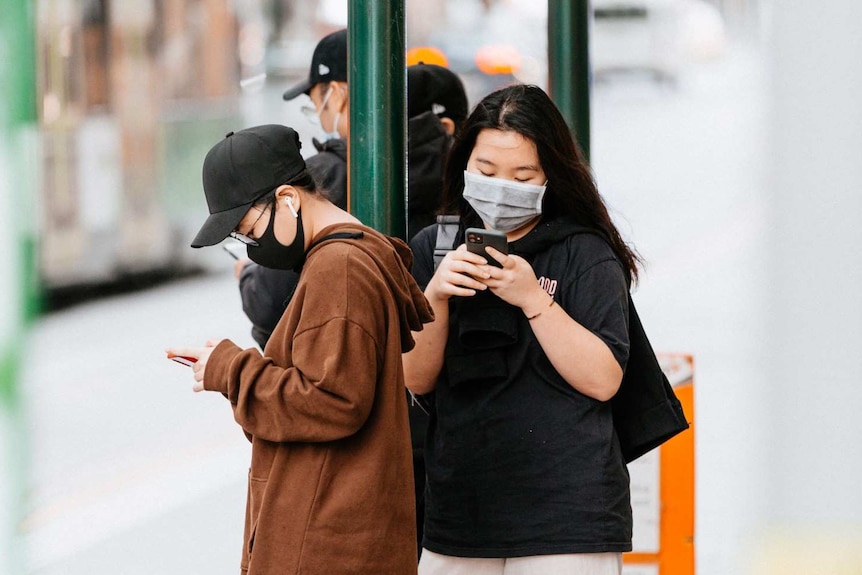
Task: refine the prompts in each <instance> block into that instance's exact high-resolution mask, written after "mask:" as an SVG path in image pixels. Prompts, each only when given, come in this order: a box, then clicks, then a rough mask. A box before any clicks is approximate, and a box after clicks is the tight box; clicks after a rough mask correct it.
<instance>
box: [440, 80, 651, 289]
mask: <svg viewBox="0 0 862 575" xmlns="http://www.w3.org/2000/svg"><path fill="white" fill-rule="evenodd" d="M486 128H490V129H493V130H503V131H509V130H510V131H514V132H517V133H519V134H520V135H522V136H524V137H525V138H529V139H530V140H532V141H533V142H534V143H535V145H536V149H537V151H538V154H539V163H540V164H541V166H542V169H543V170H544V171H545V175H546V176H547V177H548V186H547V190H546V191H545V197H544V200H543V204H542V213H543V214H545V216H550V217H557V216H561V215H567V216H570V217H571V218H573V219H574V220H575V221H576V222H577V223H579V224H581V225H583V226H586V227H590V228H593V229H595V230H596V231H598V232H599V233H600V234H601V235H603V236H604V237H605V239H606V240H607V241H608V242H609V243H610V245H611V248H612V249H613V251H614V253H615V254H616V256H617V258H619V260H620V262H621V263H622V264H623V267H624V268H625V270H626V272H627V276H628V281H629V283H630V284H631V283H633V282H635V281H637V277H638V263H639V262H640V258H639V256H638V255H637V253H635V251H634V250H633V249H631V248H630V247H629V246H628V245H627V244H626V243H625V242H624V241H623V239H622V237H621V236H620V233H619V231H618V230H617V228H616V227H615V226H614V224H613V222H612V221H611V217H610V215H609V214H608V209H607V207H606V206H605V203H604V201H603V200H602V197H601V195H600V194H599V191H598V189H597V188H596V184H595V181H593V176H592V173H591V171H590V168H589V166H588V165H587V162H586V161H585V160H584V156H583V153H582V152H581V150H580V149H579V148H578V146H577V144H576V143H575V141H574V139H573V138H572V133H571V132H570V131H569V128H568V126H567V125H566V121H565V120H564V119H563V116H562V114H560V111H559V110H558V109H557V107H556V106H555V105H554V103H553V102H552V101H551V99H550V98H549V97H548V95H547V94H545V92H544V91H542V89H541V88H539V87H537V86H530V85H524V84H516V85H514V86H508V87H506V88H502V89H500V90H497V91H496V92H492V93H491V94H489V95H488V96H486V97H485V98H484V99H483V100H482V101H481V102H479V103H478V104H477V105H476V107H475V108H474V109H473V111H472V112H471V113H470V115H469V116H468V117H467V119H466V120H465V121H464V124H463V125H462V126H461V129H460V131H459V132H458V135H457V136H456V138H455V141H454V143H453V145H452V149H451V151H450V153H449V157H448V160H447V162H446V168H445V171H444V177H443V210H442V211H444V212H445V213H448V214H460V215H461V223H462V225H464V226H480V227H481V225H482V223H481V219H480V218H479V216H478V215H477V214H476V212H475V211H474V210H473V208H472V207H471V206H470V204H469V203H468V202H467V201H466V200H465V199H464V196H463V194H464V170H465V169H466V168H467V162H468V160H469V159H470V154H471V153H472V152H473V147H474V146H475V145H476V138H477V137H478V135H479V132H481V131H482V130H484V129H486Z"/></svg>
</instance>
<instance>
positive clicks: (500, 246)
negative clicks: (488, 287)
mask: <svg viewBox="0 0 862 575" xmlns="http://www.w3.org/2000/svg"><path fill="white" fill-rule="evenodd" d="M464 237H465V239H466V240H467V251H468V252H471V253H474V254H479V255H480V256H482V257H484V258H485V260H487V262H488V264H490V265H492V266H494V267H498V268H500V267H503V266H502V265H501V264H500V262H498V261H497V260H495V259H494V258H492V257H491V255H490V254H489V253H488V252H486V251H485V247H487V246H491V247H492V248H494V249H495V250H497V251H498V252H502V253H504V254H507V255H508V253H509V241H508V240H507V239H506V234H504V233H503V232H498V231H497V230H485V229H482V228H467V230H466V231H465V232H464Z"/></svg>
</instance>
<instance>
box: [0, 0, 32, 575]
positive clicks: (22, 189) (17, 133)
mask: <svg viewBox="0 0 862 575" xmlns="http://www.w3.org/2000/svg"><path fill="white" fill-rule="evenodd" d="M35 6H36V3H35V2H21V1H20V0H0V14H2V16H0V54H2V57H0V241H2V243H3V250H2V252H0V253H2V259H0V294H2V297H0V509H3V510H4V512H3V516H2V519H0V573H23V572H24V564H25V560H24V552H25V551H24V549H25V545H24V544H23V542H22V541H20V536H21V534H20V532H19V525H20V522H21V520H22V519H23V517H24V500H25V494H26V478H27V463H28V457H27V441H26V439H27V437H26V435H27V433H26V429H27V425H26V422H25V421H24V409H23V406H22V398H21V392H20V390H19V387H18V379H19V374H20V366H21V355H22V350H23V347H24V346H23V340H24V338H25V335H26V334H25V329H24V328H25V324H26V320H27V319H29V318H30V317H32V316H33V315H34V314H35V309H36V306H35V301H36V298H35V269H36V266H35V264H34V262H35V257H34V253H35V248H34V246H35V242H36V238H35V237H34V235H33V230H35V229H38V216H37V215H36V212H35V208H34V204H35V201H34V200H33V197H34V195H35V193H36V186H35V185H34V182H36V181H38V177H37V176H38V173H37V166H38V160H37V158H36V128H37V127H36V80H35V70H36V40H35V29H36V22H35Z"/></svg>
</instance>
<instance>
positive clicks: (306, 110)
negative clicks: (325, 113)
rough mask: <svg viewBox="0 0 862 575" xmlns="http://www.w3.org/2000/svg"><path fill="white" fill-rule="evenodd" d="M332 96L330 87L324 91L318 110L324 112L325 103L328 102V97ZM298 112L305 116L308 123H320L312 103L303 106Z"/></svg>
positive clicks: (318, 115) (315, 107)
mask: <svg viewBox="0 0 862 575" xmlns="http://www.w3.org/2000/svg"><path fill="white" fill-rule="evenodd" d="M331 95H332V86H330V87H329V88H328V89H327V90H326V94H324V96H323V101H322V102H321V103H320V109H321V110H324V109H325V108H326V103H327V102H329V97H330V96H331ZM299 109H300V111H301V112H302V113H303V114H305V117H306V118H308V121H309V122H311V123H312V124H319V123H320V114H319V113H318V111H317V106H315V105H314V101H313V100H312V101H311V104H303V105H302V106H301V107H300V108H299Z"/></svg>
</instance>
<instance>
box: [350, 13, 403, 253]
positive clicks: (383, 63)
mask: <svg viewBox="0 0 862 575" xmlns="http://www.w3.org/2000/svg"><path fill="white" fill-rule="evenodd" d="M347 22H348V24H347V28H348V62H349V64H350V66H349V71H348V77H347V81H348V84H349V86H350V142H349V150H350V161H349V164H350V172H349V178H350V179H349V182H350V189H349V199H350V211H351V213H352V214H353V215H355V216H356V217H357V218H359V219H360V220H361V221H362V222H363V223H365V224H366V225H369V226H371V227H372V228H374V229H376V230H378V231H381V232H383V233H386V234H390V235H393V236H396V237H400V238H405V237H406V235H407V223H406V218H405V209H404V204H405V193H404V192H405V189H406V155H405V150H406V147H405V142H406V140H407V120H406V116H405V110H404V100H405V82H406V79H405V76H406V72H405V64H404V0H349V2H348V15H347Z"/></svg>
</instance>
